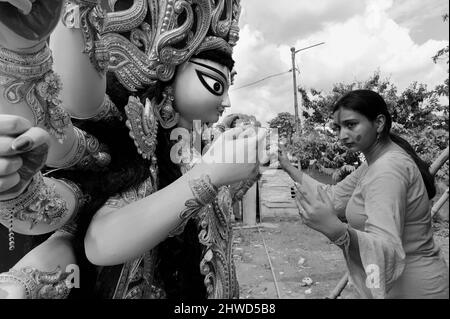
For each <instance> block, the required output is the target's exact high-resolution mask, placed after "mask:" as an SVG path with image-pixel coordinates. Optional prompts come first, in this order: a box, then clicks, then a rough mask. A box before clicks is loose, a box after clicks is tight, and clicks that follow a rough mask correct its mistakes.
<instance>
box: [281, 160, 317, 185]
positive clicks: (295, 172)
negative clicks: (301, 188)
mask: <svg viewBox="0 0 450 319" xmlns="http://www.w3.org/2000/svg"><path fill="white" fill-rule="evenodd" d="M284 170H285V171H286V173H288V175H289V176H290V177H291V178H292V179H293V180H294V182H296V183H298V184H300V185H305V184H306V186H308V188H309V189H317V186H320V185H324V184H322V183H320V182H318V181H316V180H315V179H314V178H312V177H311V176H309V175H307V174H306V173H304V172H303V171H302V170H301V169H298V168H296V167H295V166H293V165H292V164H289V166H287V167H285V168H284Z"/></svg>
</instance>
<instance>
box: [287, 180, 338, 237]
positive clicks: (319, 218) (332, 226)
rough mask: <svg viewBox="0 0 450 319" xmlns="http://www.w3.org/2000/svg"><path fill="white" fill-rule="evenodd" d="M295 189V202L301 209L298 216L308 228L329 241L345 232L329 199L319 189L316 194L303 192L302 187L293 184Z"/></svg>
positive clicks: (311, 191)
mask: <svg viewBox="0 0 450 319" xmlns="http://www.w3.org/2000/svg"><path fill="white" fill-rule="evenodd" d="M295 187H296V188H297V192H296V195H297V196H296V197H295V198H296V201H297V203H298V204H299V205H300V207H302V208H303V211H302V210H301V209H300V210H299V211H300V216H301V217H302V220H303V221H304V223H305V225H307V226H308V227H310V228H312V229H314V230H316V231H318V232H321V233H322V234H324V235H325V236H327V237H328V238H329V239H330V240H331V241H335V240H336V239H338V238H339V237H340V236H342V235H343V234H344V232H345V231H346V227H345V225H344V224H343V223H342V222H341V221H340V220H339V218H338V217H337V213H336V212H335V209H334V206H333V203H332V202H331V200H330V197H329V196H328V194H327V193H326V191H325V190H323V189H322V188H321V187H318V188H317V192H314V191H313V190H308V191H305V187H304V186H303V185H299V184H297V183H296V184H295Z"/></svg>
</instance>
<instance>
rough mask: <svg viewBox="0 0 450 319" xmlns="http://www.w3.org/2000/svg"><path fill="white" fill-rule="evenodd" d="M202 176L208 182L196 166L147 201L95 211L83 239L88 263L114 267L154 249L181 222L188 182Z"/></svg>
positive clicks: (188, 193)
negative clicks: (114, 208) (112, 209)
mask: <svg viewBox="0 0 450 319" xmlns="http://www.w3.org/2000/svg"><path fill="white" fill-rule="evenodd" d="M204 174H207V175H208V176H211V178H212V175H211V174H208V169H207V168H205V167H202V166H201V165H198V166H196V167H194V168H193V169H191V170H190V171H189V172H188V173H186V174H185V175H183V176H182V177H180V178H179V179H178V180H176V181H175V182H173V183H172V184H170V185H169V186H167V187H165V188H164V189H162V190H159V191H158V192H156V193H154V194H152V195H150V196H149V197H146V198H144V199H142V200H140V201H137V202H134V203H132V204H129V205H127V206H125V207H123V208H120V209H117V210H114V211H105V212H102V211H99V212H98V213H97V215H96V216H95V217H94V219H93V220H92V222H91V225H90V227H89V229H88V232H87V235H86V237H85V250H86V255H87V257H88V259H89V260H90V261H91V262H92V263H94V264H97V265H103V266H107V265H116V264H120V263H123V262H125V261H128V260H131V259H133V258H136V257H138V256H140V255H142V254H143V253H144V252H146V251H148V250H150V249H152V248H153V247H155V246H156V245H157V244H158V243H160V242H161V241H163V240H164V239H165V238H167V236H168V235H169V234H170V233H171V232H172V231H174V229H176V228H177V227H178V226H179V225H180V224H181V223H182V222H183V219H182V218H181V217H180V215H181V213H182V212H183V211H185V210H186V208H187V207H186V203H187V202H188V201H189V200H192V199H194V195H193V193H192V190H191V188H190V186H189V181H190V180H193V179H196V178H199V177H201V176H202V175H204ZM211 182H212V184H214V185H217V184H216V183H215V181H214V180H212V181H211Z"/></svg>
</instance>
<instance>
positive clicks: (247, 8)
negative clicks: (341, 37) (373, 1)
mask: <svg viewBox="0 0 450 319" xmlns="http://www.w3.org/2000/svg"><path fill="white" fill-rule="evenodd" d="M241 3H242V5H243V6H244V12H243V17H242V19H243V20H245V21H246V23H248V24H249V25H251V26H252V27H253V28H255V29H256V30H259V31H261V32H262V33H264V35H265V37H266V39H267V40H268V41H270V42H272V43H275V44H280V43H281V41H284V43H291V42H292V43H294V42H295V41H296V39H298V38H299V37H302V36H303V35H307V34H309V33H311V32H314V31H317V30H319V29H320V28H322V27H323V22H324V21H328V22H330V21H334V22H339V21H345V20H346V19H348V18H349V17H351V16H353V15H355V14H357V13H358V12H362V11H363V10H364V3H363V2H362V1H361V0H346V1H345V2H343V1H336V0H320V1H311V0H309V1H308V0H307V1H305V0H302V1H298V0H276V1H273V0H272V1H270V0H244V1H241Z"/></svg>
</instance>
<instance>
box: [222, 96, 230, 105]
mask: <svg viewBox="0 0 450 319" xmlns="http://www.w3.org/2000/svg"><path fill="white" fill-rule="evenodd" d="M222 106H223V107H224V108H226V107H231V101H230V95H229V94H228V93H227V94H225V96H224V97H223V100H222Z"/></svg>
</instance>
